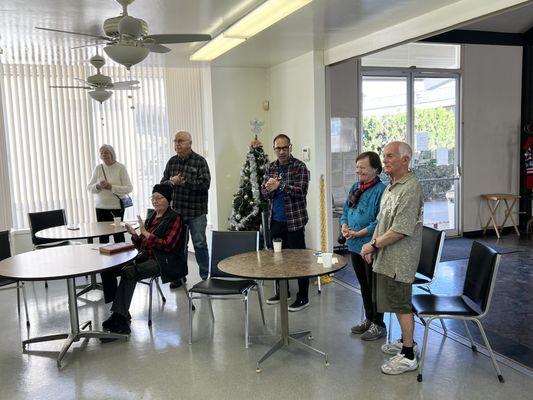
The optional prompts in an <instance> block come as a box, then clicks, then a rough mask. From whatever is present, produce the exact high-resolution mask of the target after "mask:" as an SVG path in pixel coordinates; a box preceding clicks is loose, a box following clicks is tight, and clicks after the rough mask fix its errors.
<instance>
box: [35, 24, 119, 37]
mask: <svg viewBox="0 0 533 400" xmlns="http://www.w3.org/2000/svg"><path fill="white" fill-rule="evenodd" d="M35 29H40V30H42V31H50V32H59V33H68V34H71V35H81V36H89V37H94V38H98V39H102V40H113V39H112V38H108V37H107V36H100V35H93V34H90V33H81V32H72V31H62V30H60V29H51V28H41V27H39V26H36V27H35Z"/></svg>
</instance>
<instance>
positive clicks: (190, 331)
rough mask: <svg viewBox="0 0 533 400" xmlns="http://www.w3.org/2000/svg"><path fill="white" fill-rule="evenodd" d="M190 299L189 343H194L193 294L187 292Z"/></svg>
mask: <svg viewBox="0 0 533 400" xmlns="http://www.w3.org/2000/svg"><path fill="white" fill-rule="evenodd" d="M187 298H188V299H189V344H192V296H191V295H190V294H189V293H187Z"/></svg>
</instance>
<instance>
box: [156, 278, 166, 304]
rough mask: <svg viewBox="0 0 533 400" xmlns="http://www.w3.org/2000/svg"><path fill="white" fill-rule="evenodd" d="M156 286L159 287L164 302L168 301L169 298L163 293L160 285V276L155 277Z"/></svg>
mask: <svg viewBox="0 0 533 400" xmlns="http://www.w3.org/2000/svg"><path fill="white" fill-rule="evenodd" d="M155 287H156V288H157V291H158V292H159V295H160V296H161V300H163V303H166V302H167V299H166V297H165V295H164V294H163V291H162V290H161V286H159V278H156V279H155Z"/></svg>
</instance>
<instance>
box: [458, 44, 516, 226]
mask: <svg viewBox="0 0 533 400" xmlns="http://www.w3.org/2000/svg"><path fill="white" fill-rule="evenodd" d="M463 54H464V56H463V61H462V65H463V85H462V92H463V114H462V120H463V231H464V232H468V231H475V230H479V229H481V227H482V226H483V225H484V224H485V223H486V220H487V217H488V210H487V209H486V207H485V204H483V203H482V202H481V199H480V197H479V196H480V195H481V194H484V193H513V194H518V193H519V180H520V177H519V167H520V162H519V160H520V154H519V146H520V113H521V81H522V48H521V47H510V46H486V45H466V46H465V48H464V53H463ZM516 218H517V214H516V213H515V219H516ZM500 222H501V221H500ZM506 225H507V226H509V225H510V222H508V223H507V224H506Z"/></svg>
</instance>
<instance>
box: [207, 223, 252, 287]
mask: <svg viewBox="0 0 533 400" xmlns="http://www.w3.org/2000/svg"><path fill="white" fill-rule="evenodd" d="M258 250H259V232H257V231H238V232H235V231H213V238H212V242H211V258H210V262H209V277H211V278H213V277H223V276H224V277H227V276H229V275H227V274H225V273H223V272H222V271H220V270H219V269H218V263H219V262H220V261H222V260H223V259H225V258H228V257H231V256H235V255H237V254H241V253H248V252H250V251H258Z"/></svg>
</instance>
